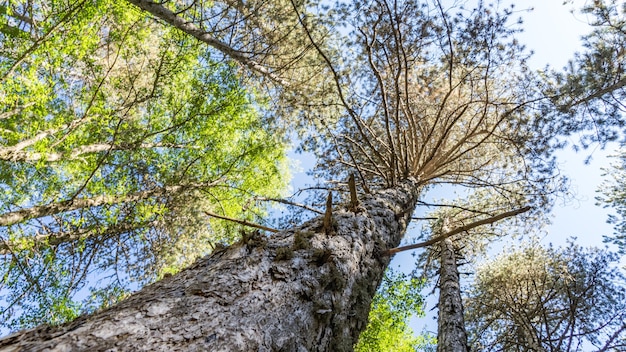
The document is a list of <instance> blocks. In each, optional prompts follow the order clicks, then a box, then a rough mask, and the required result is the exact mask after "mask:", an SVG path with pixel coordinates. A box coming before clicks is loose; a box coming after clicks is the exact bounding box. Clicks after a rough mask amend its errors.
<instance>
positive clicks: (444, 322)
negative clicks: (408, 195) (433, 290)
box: [437, 238, 469, 352]
mask: <svg viewBox="0 0 626 352" xmlns="http://www.w3.org/2000/svg"><path fill="white" fill-rule="evenodd" d="M440 251H441V254H440V256H441V263H440V265H441V267H440V269H439V282H440V284H439V318H438V319H437V321H438V331H437V352H467V351H469V349H468V346H467V333H466V331H465V321H464V318H463V301H462V300H461V285H460V282H459V269H458V267H457V263H456V260H457V258H456V250H455V247H454V244H453V243H452V240H451V239H450V238H446V239H444V240H443V241H442V242H441V245H440Z"/></svg>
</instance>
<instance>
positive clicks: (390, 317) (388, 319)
mask: <svg viewBox="0 0 626 352" xmlns="http://www.w3.org/2000/svg"><path fill="white" fill-rule="evenodd" d="M423 287H424V281H423V280H420V279H417V278H414V277H408V276H407V275H405V274H403V273H401V272H394V271H393V270H392V269H388V271H387V273H386V274H385V276H384V278H383V282H382V284H381V286H380V288H379V290H378V293H377V294H376V296H374V299H373V301H372V308H371V310H370V314H369V323H368V325H367V327H366V329H365V330H364V331H363V332H362V333H361V336H360V337H359V342H358V343H357V345H356V346H355V351H358V352H378V351H390V352H391V351H394V352H395V351H411V352H412V351H416V350H420V349H422V348H424V347H426V346H428V345H431V344H433V343H434V338H433V337H432V336H430V335H427V334H422V335H418V336H416V335H415V334H414V333H413V330H412V329H411V328H410V327H409V325H408V323H409V320H410V318H411V317H412V316H417V317H421V316H424V298H423V296H422V295H421V293H420V291H421V290H422V288H423Z"/></svg>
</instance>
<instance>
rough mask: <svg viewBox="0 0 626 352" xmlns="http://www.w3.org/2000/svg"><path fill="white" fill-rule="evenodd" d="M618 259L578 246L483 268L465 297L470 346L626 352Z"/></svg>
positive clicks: (521, 252) (520, 255) (528, 252)
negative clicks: (624, 351)
mask: <svg viewBox="0 0 626 352" xmlns="http://www.w3.org/2000/svg"><path fill="white" fill-rule="evenodd" d="M617 261H618V258H617V256H615V255H613V254H610V253H608V252H606V251H603V250H598V249H583V248H581V247H579V246H576V245H574V244H570V245H569V246H568V247H565V248H562V249H554V248H542V247H539V246H537V245H534V246H529V247H525V248H521V249H518V250H515V251H513V252H509V253H505V254H503V255H501V256H499V257H498V258H496V259H494V260H493V261H490V262H488V263H485V264H484V265H482V266H481V267H480V268H479V269H478V271H477V272H476V280H475V282H474V283H473V284H472V286H471V290H470V293H469V295H468V297H467V301H466V305H467V321H468V328H469V331H470V332H471V334H470V335H471V338H470V339H471V344H472V346H475V348H478V349H480V350H484V351H494V350H496V351H500V350H506V351H580V350H583V349H584V350H586V351H590V350H592V349H591V348H592V346H593V348H595V349H596V350H597V351H617V350H622V349H624V348H625V347H626V323H625V321H626V320H625V319H626V316H624V314H625V312H626V286H624V284H625V283H626V282H625V281H624V279H625V278H624V276H623V275H622V274H620V272H619V270H617V269H616V268H615V266H614V265H615V263H616V262H617Z"/></svg>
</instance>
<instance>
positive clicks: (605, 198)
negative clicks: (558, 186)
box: [596, 148, 626, 255]
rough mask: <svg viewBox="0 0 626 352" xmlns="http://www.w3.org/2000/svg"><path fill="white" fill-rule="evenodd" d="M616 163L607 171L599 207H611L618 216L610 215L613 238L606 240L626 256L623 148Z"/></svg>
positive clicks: (600, 189)
mask: <svg viewBox="0 0 626 352" xmlns="http://www.w3.org/2000/svg"><path fill="white" fill-rule="evenodd" d="M615 160H616V162H615V163H612V164H611V167H610V168H609V169H605V170H603V171H604V177H605V180H604V181H603V182H602V184H601V185H600V187H599V188H598V192H599V193H601V195H600V196H598V197H596V200H597V201H598V205H604V207H610V208H611V209H613V210H615V212H616V213H617V214H610V215H609V219H608V222H609V223H610V224H613V225H614V229H615V231H614V233H613V235H612V236H605V237H604V240H605V241H607V242H612V243H614V244H616V245H617V247H618V249H619V252H620V253H621V254H622V255H624V254H626V149H624V148H622V149H621V150H620V151H619V153H618V155H616V156H615Z"/></svg>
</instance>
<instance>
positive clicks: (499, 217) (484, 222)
mask: <svg viewBox="0 0 626 352" xmlns="http://www.w3.org/2000/svg"><path fill="white" fill-rule="evenodd" d="M530 209H531V208H530V207H523V208H520V209H516V210H511V211H507V212H505V213H501V214H498V215H495V216H492V217H490V218H487V219H483V220H479V221H476V222H473V223H471V224H469V225H465V226H461V227H457V228H456V229H454V230H452V231H449V232H446V233H444V234H442V235H440V236H437V237H435V238H433V239H430V240H428V241H425V242H421V243H416V244H411V245H408V246H403V247H396V248H392V249H390V250H388V251H387V252H386V254H387V255H392V254H396V253H398V252H404V251H408V250H411V249H417V248H422V247H427V246H430V245H433V244H435V243H437V242H440V241H442V240H445V239H446V238H448V237H450V236H454V235H456V234H458V233H461V232H464V231H468V230H471V229H473V228H475V227H478V226H482V225H487V224H492V223H494V222H496V221H500V220H502V219H506V218H509V217H512V216H515V215H518V214H521V213H525V212H527V211H529V210H530Z"/></svg>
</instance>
